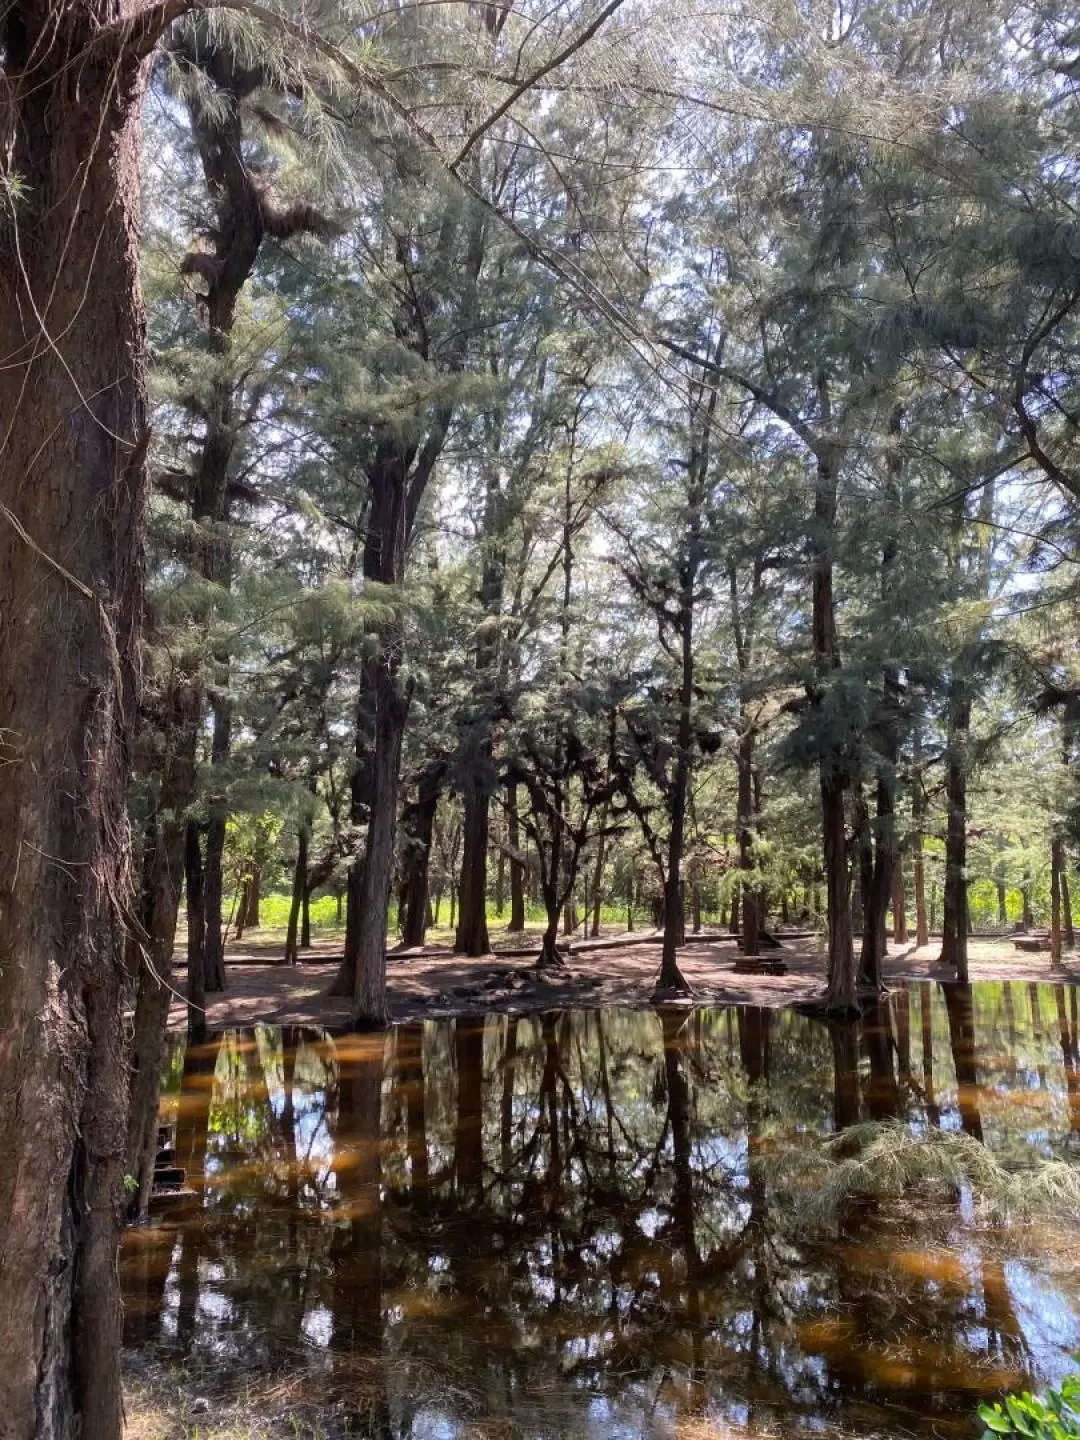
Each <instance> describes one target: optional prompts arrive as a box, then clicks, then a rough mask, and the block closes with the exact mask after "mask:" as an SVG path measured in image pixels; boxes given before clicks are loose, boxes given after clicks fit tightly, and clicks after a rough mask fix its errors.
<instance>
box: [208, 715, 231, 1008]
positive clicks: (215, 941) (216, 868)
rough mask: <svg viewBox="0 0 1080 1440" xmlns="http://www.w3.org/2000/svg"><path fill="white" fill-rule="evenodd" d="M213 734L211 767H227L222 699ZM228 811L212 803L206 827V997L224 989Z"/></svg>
mask: <svg viewBox="0 0 1080 1440" xmlns="http://www.w3.org/2000/svg"><path fill="white" fill-rule="evenodd" d="M213 710H214V734H213V739H212V741H211V746H210V758H211V764H212V766H216V767H222V766H224V765H226V764H227V763H228V759H229V750H230V748H231V746H232V703H231V701H230V700H229V699H228V697H227V696H225V695H222V696H220V697H219V698H218V699H217V700H215V701H214V702H213ZM228 818H229V811H228V808H227V806H226V805H225V804H224V802H223V801H220V800H216V801H211V803H210V807H209V820H208V822H207V826H206V869H205V875H204V879H203V895H204V904H205V907H206V939H205V943H204V957H205V958H204V965H205V969H206V989H207V993H208V994H209V993H211V992H213V991H218V990H224V989H225V948H224V943H223V941H224V923H223V922H224V916H223V914H222V908H223V900H224V890H225V875H224V869H223V862H224V858H225V828H226V824H227V821H228Z"/></svg>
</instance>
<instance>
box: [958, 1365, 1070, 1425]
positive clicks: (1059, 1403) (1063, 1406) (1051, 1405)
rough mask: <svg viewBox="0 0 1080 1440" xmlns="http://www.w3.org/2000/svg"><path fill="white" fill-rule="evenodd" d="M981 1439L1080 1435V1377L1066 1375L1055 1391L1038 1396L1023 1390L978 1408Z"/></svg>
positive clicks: (1047, 1391) (1051, 1390)
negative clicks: (981, 1431)
mask: <svg viewBox="0 0 1080 1440" xmlns="http://www.w3.org/2000/svg"><path fill="white" fill-rule="evenodd" d="M979 1419H980V1420H981V1421H982V1423H983V1425H984V1427H985V1428H984V1430H983V1433H982V1440H996V1437H997V1436H998V1435H1020V1436H1023V1437H1024V1440H1073V1437H1076V1436H1080V1374H1076V1375H1067V1376H1066V1377H1065V1379H1064V1380H1063V1381H1062V1382H1061V1385H1060V1387H1059V1388H1057V1389H1053V1388H1051V1389H1049V1390H1046V1391H1044V1392H1043V1393H1042V1394H1041V1395H1032V1394H1031V1392H1030V1391H1029V1390H1023V1391H1021V1392H1020V1394H1018V1395H1006V1396H1005V1399H1004V1401H997V1402H996V1403H995V1404H993V1405H980V1406H979Z"/></svg>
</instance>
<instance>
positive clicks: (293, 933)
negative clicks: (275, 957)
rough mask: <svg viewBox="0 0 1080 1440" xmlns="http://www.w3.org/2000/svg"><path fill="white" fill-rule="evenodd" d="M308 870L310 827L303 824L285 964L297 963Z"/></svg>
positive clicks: (287, 935) (298, 843)
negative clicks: (301, 912) (298, 932)
mask: <svg viewBox="0 0 1080 1440" xmlns="http://www.w3.org/2000/svg"><path fill="white" fill-rule="evenodd" d="M307 871H308V828H307V825H306V824H304V825H301V826H300V827H299V829H298V830H297V834H296V865H295V867H294V869H293V886H292V902H291V904H290V905H289V924H288V928H287V929H286V932H285V955H284V959H283V962H282V963H283V964H285V965H295V964H296V962H297V959H298V958H299V956H298V951H297V944H296V937H297V931H298V929H299V927H300V909H301V907H302V905H303V903H304V895H305V894H306V892H307Z"/></svg>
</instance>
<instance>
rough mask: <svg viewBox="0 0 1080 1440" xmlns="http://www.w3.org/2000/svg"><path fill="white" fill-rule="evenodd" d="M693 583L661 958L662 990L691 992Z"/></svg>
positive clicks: (687, 601)
mask: <svg viewBox="0 0 1080 1440" xmlns="http://www.w3.org/2000/svg"><path fill="white" fill-rule="evenodd" d="M692 587H693V579H692V578H691V579H690V580H689V582H687V581H686V580H684V582H683V586H682V592H683V601H682V608H681V616H680V625H679V630H680V634H681V638H682V684H681V686H680V690H679V731H678V742H677V743H678V753H677V755H676V758H675V774H674V779H673V783H672V787H671V800H670V822H671V830H670V832H669V835H668V852H667V869H666V872H665V874H664V940H663V948H662V951H661V958H660V978H659V981H658V982H657V986H658V989H660V990H675V991H681V992H683V993H688V992H689V989H690V987H689V985H688V984H687V983H686V980H685V978H684V976H683V973H682V971H681V970H680V969H679V962H678V959H677V952H678V947H679V942H680V939H681V933H680V932H681V930H682V925H683V913H682V911H683V895H682V859H683V844H684V839H683V837H684V835H685V832H686V806H687V800H688V797H689V791H690V767H691V759H692V757H691V745H692V743H693V735H692V721H693V716H692V709H691V707H692V705H693V696H694V652H693V633H694V630H693V588H692Z"/></svg>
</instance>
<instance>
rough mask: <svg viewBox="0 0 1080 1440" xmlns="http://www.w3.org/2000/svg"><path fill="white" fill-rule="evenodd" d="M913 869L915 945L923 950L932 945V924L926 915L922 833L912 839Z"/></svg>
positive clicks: (917, 832) (919, 831) (916, 833)
mask: <svg viewBox="0 0 1080 1440" xmlns="http://www.w3.org/2000/svg"><path fill="white" fill-rule="evenodd" d="M911 854H912V869H913V872H914V880H915V944H916V945H917V946H918V947H919V949H920V950H921V949H922V948H923V946H924V945H929V944H930V922H929V920H928V918H927V914H926V862H925V860H924V859H923V837H922V831H921V830H918V829H917V830H916V831H915V834H914V835H913V836H912V837H911Z"/></svg>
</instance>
